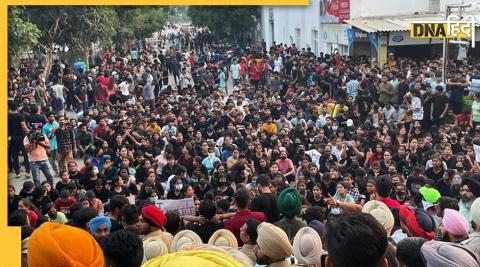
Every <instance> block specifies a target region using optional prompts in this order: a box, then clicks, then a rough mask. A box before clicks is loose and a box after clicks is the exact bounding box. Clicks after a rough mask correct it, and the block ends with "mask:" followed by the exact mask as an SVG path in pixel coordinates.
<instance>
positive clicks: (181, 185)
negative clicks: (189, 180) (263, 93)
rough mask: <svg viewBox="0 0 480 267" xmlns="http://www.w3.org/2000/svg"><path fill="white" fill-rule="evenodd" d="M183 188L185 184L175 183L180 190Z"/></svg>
mask: <svg viewBox="0 0 480 267" xmlns="http://www.w3.org/2000/svg"><path fill="white" fill-rule="evenodd" d="M182 188H183V184H176V185H175V189H177V190H178V191H180V190H182Z"/></svg>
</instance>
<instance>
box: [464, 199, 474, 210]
mask: <svg viewBox="0 0 480 267" xmlns="http://www.w3.org/2000/svg"><path fill="white" fill-rule="evenodd" d="M461 201H462V203H463V205H464V206H465V208H467V209H468V210H470V208H471V207H472V204H473V198H469V197H464V196H462V197H461Z"/></svg>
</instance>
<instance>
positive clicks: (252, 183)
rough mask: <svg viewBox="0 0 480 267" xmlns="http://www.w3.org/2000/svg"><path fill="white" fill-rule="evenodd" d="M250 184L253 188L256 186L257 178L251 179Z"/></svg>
mask: <svg viewBox="0 0 480 267" xmlns="http://www.w3.org/2000/svg"><path fill="white" fill-rule="evenodd" d="M251 185H252V187H253V188H256V187H257V180H252V182H251Z"/></svg>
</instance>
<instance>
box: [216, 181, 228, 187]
mask: <svg viewBox="0 0 480 267" xmlns="http://www.w3.org/2000/svg"><path fill="white" fill-rule="evenodd" d="M226 184H227V182H218V185H219V186H225V185H226Z"/></svg>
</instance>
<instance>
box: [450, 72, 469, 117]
mask: <svg viewBox="0 0 480 267" xmlns="http://www.w3.org/2000/svg"><path fill="white" fill-rule="evenodd" d="M468 85H469V83H468V82H467V81H466V80H465V79H463V77H462V72H461V71H456V72H455V76H454V78H453V79H450V80H448V82H447V90H449V91H450V98H449V105H450V107H451V108H452V110H453V113H455V114H460V113H462V110H463V94H464V90H465V87H467V86H468Z"/></svg>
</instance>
